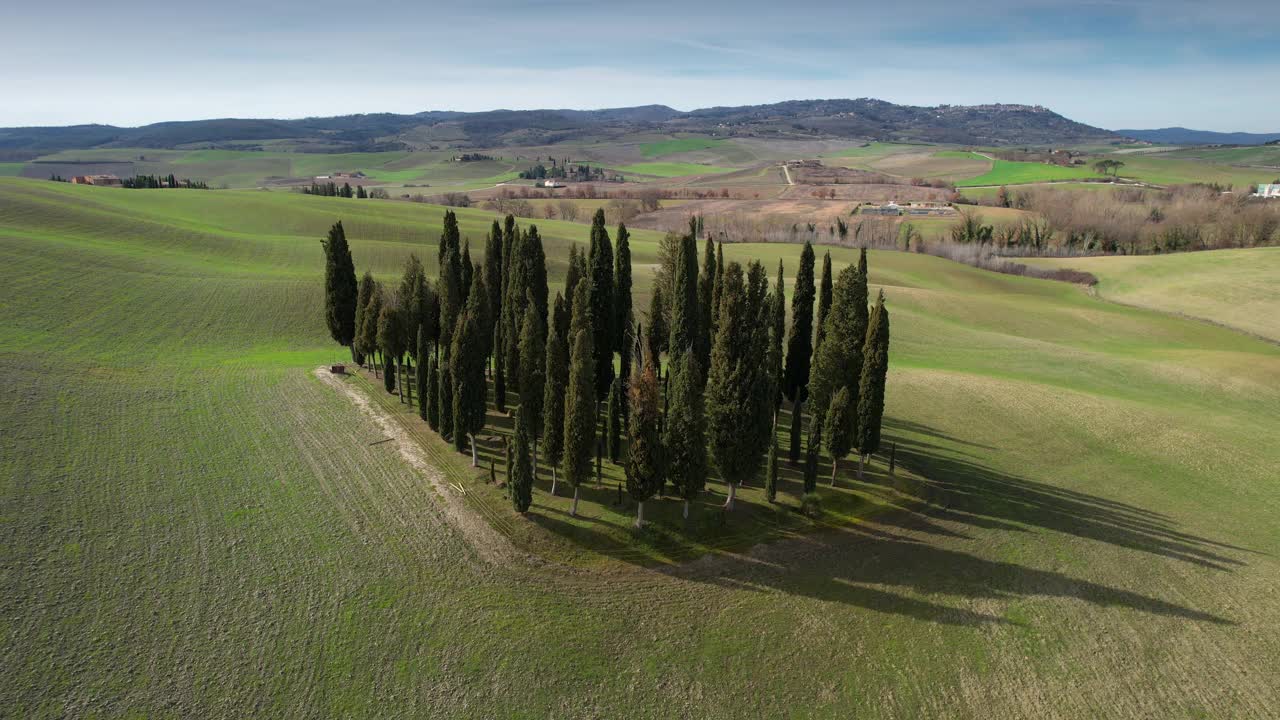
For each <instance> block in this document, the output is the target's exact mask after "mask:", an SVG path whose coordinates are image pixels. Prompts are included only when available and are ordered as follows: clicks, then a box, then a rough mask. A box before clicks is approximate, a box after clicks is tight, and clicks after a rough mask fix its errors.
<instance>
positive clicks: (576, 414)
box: [562, 286, 596, 515]
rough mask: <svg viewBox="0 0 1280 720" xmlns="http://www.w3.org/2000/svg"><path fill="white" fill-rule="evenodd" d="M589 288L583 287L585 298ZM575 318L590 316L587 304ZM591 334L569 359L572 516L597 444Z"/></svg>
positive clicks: (567, 448) (580, 334)
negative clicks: (581, 315)
mask: <svg viewBox="0 0 1280 720" xmlns="http://www.w3.org/2000/svg"><path fill="white" fill-rule="evenodd" d="M584 289H585V287H582V286H580V287H579V289H578V294H579V296H580V297H581V296H582V295H583V290H584ZM574 305H575V308H574V314H575V315H577V314H578V313H579V312H581V313H584V314H586V313H587V312H588V311H587V309H586V303H583V304H582V305H581V306H579V305H578V303H576V302H575V303H574ZM591 344H592V343H591V331H590V330H578V331H577V332H576V334H574V336H573V352H572V353H571V354H570V356H569V384H568V388H567V390H566V391H565V398H564V460H563V468H562V469H563V470H564V479H565V480H566V481H568V483H569V484H570V485H571V486H572V487H573V507H572V509H570V511H569V514H570V515H577V514H578V491H579V489H580V488H581V487H582V485H583V484H585V483H586V482H587V481H588V480H589V479H590V478H591V452H592V450H593V449H594V448H593V445H594V444H595V435H596V433H595V417H596V413H595V409H596V399H595V388H594V387H593V383H594V381H595V367H594V361H593V357H594V356H593V353H592V348H591Z"/></svg>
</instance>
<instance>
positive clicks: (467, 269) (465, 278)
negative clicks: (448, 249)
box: [458, 238, 475, 298]
mask: <svg viewBox="0 0 1280 720" xmlns="http://www.w3.org/2000/svg"><path fill="white" fill-rule="evenodd" d="M458 265H459V267H458V269H459V270H460V271H461V275H460V277H461V278H462V283H461V285H460V286H459V287H460V288H461V294H462V297H464V298H469V297H471V280H472V278H473V277H474V276H475V267H474V266H473V265H472V264H471V239H470V238H467V241H466V243H464V244H463V246H462V255H461V257H460V258H459V263H458Z"/></svg>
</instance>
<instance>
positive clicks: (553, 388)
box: [542, 293, 569, 495]
mask: <svg viewBox="0 0 1280 720" xmlns="http://www.w3.org/2000/svg"><path fill="white" fill-rule="evenodd" d="M553 316H554V317H555V318H557V320H556V324H557V325H558V324H559V323H560V321H561V320H560V319H559V318H564V317H565V316H567V311H566V310H565V302H564V297H562V296H561V295H560V294H559V293H557V294H556V301H555V310H554V311H553ZM565 322H567V319H566V320H565ZM568 331H569V329H568V327H567V326H566V327H565V335H567V334H568ZM545 368H546V371H545V372H546V383H545V385H544V388H543V393H542V452H543V455H544V456H545V457H546V462H547V466H548V467H550V468H551V494H552V495H555V494H556V479H557V466H558V465H559V464H560V461H561V459H562V455H563V451H564V402H565V389H566V386H567V385H568V384H569V349H568V347H566V345H565V339H564V336H563V335H561V334H560V333H559V332H552V333H551V334H550V337H549V338H548V339H547V360H546V363H545Z"/></svg>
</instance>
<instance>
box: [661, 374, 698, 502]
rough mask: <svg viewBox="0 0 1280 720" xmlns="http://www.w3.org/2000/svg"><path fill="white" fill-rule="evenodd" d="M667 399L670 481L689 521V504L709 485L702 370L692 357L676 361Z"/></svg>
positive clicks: (665, 441)
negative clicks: (682, 500)
mask: <svg viewBox="0 0 1280 720" xmlns="http://www.w3.org/2000/svg"><path fill="white" fill-rule="evenodd" d="M672 370H674V371H675V378H674V380H673V381H672V382H671V386H670V392H668V393H667V395H666V396H667V398H669V400H670V402H669V404H668V406H667V411H666V413H665V418H664V422H663V431H662V440H663V446H664V447H665V448H666V457H667V461H668V465H667V467H668V468H669V472H670V478H671V482H672V484H673V485H675V488H676V492H677V493H679V495H680V497H681V498H683V499H684V517H685V519H686V520H687V519H689V503H690V502H692V501H693V500H696V499H697V498H698V496H699V495H701V494H702V491H703V489H705V488H706V484H707V422H706V414H705V408H704V406H703V398H702V392H703V385H704V383H703V381H702V370H701V369H700V368H699V367H698V359H697V358H696V357H693V356H692V355H691V354H690V353H684V354H683V355H681V356H679V357H678V358H676V361H675V366H674V368H669V369H668V370H667V374H668V375H670V374H671V372H672Z"/></svg>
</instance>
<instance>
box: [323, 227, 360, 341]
mask: <svg viewBox="0 0 1280 720" xmlns="http://www.w3.org/2000/svg"><path fill="white" fill-rule="evenodd" d="M322 243H323V245H324V257H325V263H324V319H325V324H327V325H328V326H329V335H330V336H331V337H332V338H333V339H334V340H335V341H336V342H337V343H338V344H339V345H346V346H348V347H350V348H351V359H352V360H354V359H355V352H356V350H355V348H354V347H352V341H353V340H354V339H355V335H356V296H357V294H358V290H359V288H358V287H357V286H356V266H355V261H353V260H352V259H351V248H350V247H348V246H347V233H346V231H345V230H343V229H342V221H341V220H339V221H338V222H336V223H334V225H333V227H331V228H329V236H328V237H327V238H325V239H324V240H323V241H322Z"/></svg>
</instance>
